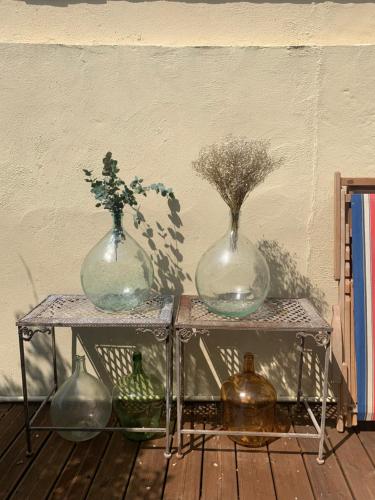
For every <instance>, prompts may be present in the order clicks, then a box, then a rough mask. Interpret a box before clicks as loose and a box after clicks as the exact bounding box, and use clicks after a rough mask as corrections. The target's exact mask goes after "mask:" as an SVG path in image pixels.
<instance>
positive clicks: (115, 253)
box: [81, 211, 154, 313]
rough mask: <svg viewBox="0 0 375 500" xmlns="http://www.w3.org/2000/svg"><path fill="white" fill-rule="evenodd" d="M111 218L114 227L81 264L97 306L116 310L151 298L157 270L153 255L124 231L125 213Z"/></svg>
mask: <svg viewBox="0 0 375 500" xmlns="http://www.w3.org/2000/svg"><path fill="white" fill-rule="evenodd" d="M112 217H113V227H112V229H111V230H110V231H109V232H108V233H107V234H106V235H105V236H104V238H102V239H101V240H100V241H99V243H97V244H96V245H95V246H94V248H93V249H92V250H90V252H89V253H88V254H87V256H86V258H85V260H84V262H83V264H82V268H81V284H82V288H83V291H84V292H85V294H86V296H87V297H88V298H89V299H90V300H91V302H92V303H93V304H94V305H95V306H96V307H97V308H98V309H100V310H102V311H106V312H112V313H116V312H120V311H127V310H131V309H134V308H135V307H138V306H140V305H141V304H142V303H144V302H145V301H146V300H147V299H148V298H149V297H150V292H151V287H152V284H153V280H154V271H153V267H152V263H151V259H150V257H149V256H148V255H147V253H146V252H145V251H144V250H143V248H142V247H141V246H140V245H139V244H138V243H137V242H136V241H135V240H134V239H133V238H132V237H131V236H130V235H129V234H128V233H127V232H126V231H125V230H124V228H123V224H122V217H123V216H122V212H120V211H119V212H113V213H112Z"/></svg>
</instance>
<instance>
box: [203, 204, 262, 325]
mask: <svg viewBox="0 0 375 500" xmlns="http://www.w3.org/2000/svg"><path fill="white" fill-rule="evenodd" d="M239 220H240V213H233V212H230V224H229V229H228V231H227V232H226V233H225V235H224V236H223V237H222V238H221V239H219V240H218V241H217V242H216V243H215V244H214V245H213V246H212V247H210V248H209V249H208V250H207V251H206V252H205V253H204V254H203V256H202V257H201V259H200V261H199V263H198V266H197V270H196V273H195V284H196V288H197V291H198V294H199V297H200V298H201V300H202V301H203V302H204V303H205V304H206V306H207V307H208V309H209V310H210V311H212V312H214V313H217V314H220V315H223V316H229V317H244V316H247V315H248V314H250V313H252V312H255V311H256V310H257V309H258V308H259V307H260V306H261V304H262V303H263V302H264V300H265V298H266V297H267V293H268V290H269V284H270V272H269V268H268V264H267V262H266V260H265V258H264V257H263V255H262V254H261V252H260V251H259V250H258V249H257V247H256V246H255V245H254V244H253V243H252V242H251V241H250V240H248V239H247V238H246V237H245V236H243V235H242V234H241V232H240V231H239Z"/></svg>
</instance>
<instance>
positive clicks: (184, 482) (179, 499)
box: [163, 422, 203, 500]
mask: <svg viewBox="0 0 375 500" xmlns="http://www.w3.org/2000/svg"><path fill="white" fill-rule="evenodd" d="M184 428H185V429H186V428H194V429H202V428H203V424H193V423H191V422H185V424H184ZM184 445H185V446H184V448H183V450H182V451H183V453H184V457H183V458H177V457H176V453H177V435H176V434H175V436H174V439H173V448H174V450H173V455H172V458H171V459H170V461H169V465H168V473H167V479H166V483H165V488H164V495H163V500H199V498H200V490H201V468H202V458H203V436H190V437H189V436H184Z"/></svg>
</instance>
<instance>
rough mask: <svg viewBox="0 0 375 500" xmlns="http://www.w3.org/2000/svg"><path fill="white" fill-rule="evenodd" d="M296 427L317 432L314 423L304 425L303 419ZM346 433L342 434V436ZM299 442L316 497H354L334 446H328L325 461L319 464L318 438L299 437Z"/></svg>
mask: <svg viewBox="0 0 375 500" xmlns="http://www.w3.org/2000/svg"><path fill="white" fill-rule="evenodd" d="M294 429H295V430H296V432H311V433H314V432H315V429H314V428H313V426H312V425H309V424H305V425H302V421H299V423H298V424H295V425H294ZM345 435H346V434H340V436H342V437H343V436H345ZM298 442H299V445H300V448H301V450H302V454H303V460H304V462H305V467H306V470H307V473H308V475H309V479H310V484H311V486H312V489H313V492H314V495H315V498H324V499H325V500H326V499H332V500H337V499H338V498H340V500H344V499H348V500H349V499H352V498H353V497H352V494H351V492H350V489H349V487H348V485H347V482H346V480H345V477H344V475H343V473H342V472H341V469H340V465H339V463H338V461H337V458H336V456H335V454H334V453H333V452H332V448H331V447H330V446H328V452H327V453H326V457H325V463H324V464H323V465H319V464H318V463H317V461H316V457H317V453H318V446H319V443H318V440H315V439H299V440H298ZM326 444H327V443H326ZM326 451H327V450H326Z"/></svg>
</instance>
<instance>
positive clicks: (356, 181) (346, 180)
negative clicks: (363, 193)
mask: <svg viewBox="0 0 375 500" xmlns="http://www.w3.org/2000/svg"><path fill="white" fill-rule="evenodd" d="M341 185H342V186H351V187H352V186H353V187H354V186H357V187H361V186H366V187H367V186H368V187H374V186H375V178H374V177H341Z"/></svg>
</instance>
